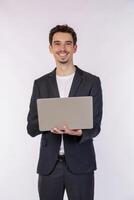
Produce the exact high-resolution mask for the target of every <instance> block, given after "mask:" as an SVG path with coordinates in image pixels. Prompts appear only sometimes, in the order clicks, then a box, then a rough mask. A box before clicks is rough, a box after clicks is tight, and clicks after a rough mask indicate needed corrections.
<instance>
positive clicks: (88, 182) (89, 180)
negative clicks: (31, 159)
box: [38, 161, 94, 200]
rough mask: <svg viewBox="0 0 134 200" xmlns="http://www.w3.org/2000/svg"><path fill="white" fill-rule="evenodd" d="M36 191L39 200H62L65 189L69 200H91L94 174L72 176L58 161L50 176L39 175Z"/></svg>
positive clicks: (63, 162) (62, 162)
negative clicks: (37, 190)
mask: <svg viewBox="0 0 134 200" xmlns="http://www.w3.org/2000/svg"><path fill="white" fill-rule="evenodd" d="M38 189H39V197H40V200H63V196H64V191H65V189H66V192H67V196H68V199H69V200H93V199H94V172H93V171H92V172H89V173H85V174H77V175H76V174H72V173H71V172H70V171H69V170H68V168H67V166H66V163H65V161H58V162H57V164H56V167H55V169H54V170H53V172H52V173H51V174H50V175H48V176H42V175H39V182H38Z"/></svg>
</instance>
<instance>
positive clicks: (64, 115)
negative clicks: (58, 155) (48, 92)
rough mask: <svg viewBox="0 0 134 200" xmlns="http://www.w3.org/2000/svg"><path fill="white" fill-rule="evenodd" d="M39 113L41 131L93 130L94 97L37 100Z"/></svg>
mask: <svg viewBox="0 0 134 200" xmlns="http://www.w3.org/2000/svg"><path fill="white" fill-rule="evenodd" d="M37 111H38V121H39V130H40V131H49V130H51V129H53V128H55V127H57V128H60V129H62V128H63V126H64V125H67V126H68V128H70V129H92V128H93V98H92V96H82V97H67V98H42V99H37Z"/></svg>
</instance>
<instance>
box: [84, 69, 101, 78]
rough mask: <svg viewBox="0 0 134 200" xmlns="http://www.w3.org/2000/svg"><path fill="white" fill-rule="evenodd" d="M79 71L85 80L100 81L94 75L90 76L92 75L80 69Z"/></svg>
mask: <svg viewBox="0 0 134 200" xmlns="http://www.w3.org/2000/svg"><path fill="white" fill-rule="evenodd" d="M80 70H81V72H82V75H83V77H84V78H86V79H90V80H91V79H92V80H98V79H100V78H99V76H97V75H94V74H92V73H90V72H88V71H85V70H83V69H80Z"/></svg>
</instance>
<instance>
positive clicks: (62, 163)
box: [27, 25, 102, 200]
mask: <svg viewBox="0 0 134 200" xmlns="http://www.w3.org/2000/svg"><path fill="white" fill-rule="evenodd" d="M49 43H50V46H49V49H50V52H51V53H52V55H53V56H54V58H55V63H56V68H55V69H54V70H53V71H52V72H50V73H49V74H46V75H44V76H43V77H41V78H39V79H37V80H35V82H34V87H33V93H32V97H31V103H30V110H29V114H28V125H27V130H28V133H29V134H30V135H31V136H32V137H34V136H36V135H39V134H41V135H42V137H41V147H40V156H39V163H38V169H37V172H38V173H39V182H38V189H39V196H40V200H63V196H64V191H65V189H66V192H67V195H68V199H69V200H93V199H94V170H95V169H96V160H95V152H94V146H93V137H95V136H97V135H98V134H99V132H100V124H101V118H102V90H101V84H100V79H99V78H98V77H97V76H94V75H92V74H90V73H88V72H85V71H83V70H81V69H80V68H78V67H77V66H75V65H74V64H73V54H74V53H75V52H76V51H77V36H76V33H75V32H74V30H73V29H72V28H71V27H69V26H67V25H57V26H56V27H54V28H53V29H51V31H50V33H49ZM68 96H69V97H71V96H93V120H94V123H93V129H83V130H81V129H78V130H71V129H69V125H68V126H63V127H62V129H59V128H58V127H55V128H53V129H52V130H51V131H45V132H41V131H39V127H38V116H37V105H36V100H37V99H38V98H54V97H59V98H60V97H68ZM57 117H58V116H57ZM83 120H84V116H83Z"/></svg>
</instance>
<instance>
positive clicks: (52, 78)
mask: <svg viewBox="0 0 134 200" xmlns="http://www.w3.org/2000/svg"><path fill="white" fill-rule="evenodd" d="M49 87H50V88H49V96H50V97H60V94H59V90H58V85H57V81H56V69H54V70H53V71H52V72H51V73H50V74H49Z"/></svg>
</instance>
